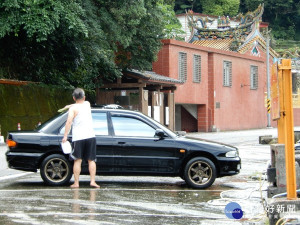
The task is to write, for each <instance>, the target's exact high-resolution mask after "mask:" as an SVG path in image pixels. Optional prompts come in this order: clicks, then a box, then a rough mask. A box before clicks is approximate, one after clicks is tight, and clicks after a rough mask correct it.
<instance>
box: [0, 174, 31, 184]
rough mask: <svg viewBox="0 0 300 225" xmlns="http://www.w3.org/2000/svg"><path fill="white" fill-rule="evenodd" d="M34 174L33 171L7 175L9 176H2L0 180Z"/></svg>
mask: <svg viewBox="0 0 300 225" xmlns="http://www.w3.org/2000/svg"><path fill="white" fill-rule="evenodd" d="M30 174H33V172H26V173H19V174H14V175H7V176H0V182H1V181H4V180H8V179H13V178H18V177H24V176H26V175H30Z"/></svg>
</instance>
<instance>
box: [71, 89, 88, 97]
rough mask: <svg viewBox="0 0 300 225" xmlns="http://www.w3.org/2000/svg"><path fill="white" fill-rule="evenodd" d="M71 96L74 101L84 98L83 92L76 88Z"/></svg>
mask: <svg viewBox="0 0 300 225" xmlns="http://www.w3.org/2000/svg"><path fill="white" fill-rule="evenodd" d="M72 96H73V97H74V98H75V100H79V99H82V98H83V97H84V96H85V94H84V90H83V89H81V88H76V89H75V90H74V91H73V94H72Z"/></svg>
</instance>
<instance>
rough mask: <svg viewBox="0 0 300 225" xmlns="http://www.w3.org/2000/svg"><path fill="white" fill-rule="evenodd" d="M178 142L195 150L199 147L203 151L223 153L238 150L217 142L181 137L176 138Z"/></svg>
mask: <svg viewBox="0 0 300 225" xmlns="http://www.w3.org/2000/svg"><path fill="white" fill-rule="evenodd" d="M178 141H180V142H182V143H183V144H184V143H185V142H186V143H189V145H192V146H193V147H195V148H198V147H201V149H203V150H219V151H220V150H221V151H224V152H228V151H232V150H238V148H237V147H235V146H232V145H228V144H224V143H221V142H217V141H211V140H206V139H202V138H195V137H187V136H182V137H178Z"/></svg>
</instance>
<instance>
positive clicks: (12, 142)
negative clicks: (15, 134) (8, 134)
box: [6, 139, 17, 147]
mask: <svg viewBox="0 0 300 225" xmlns="http://www.w3.org/2000/svg"><path fill="white" fill-rule="evenodd" d="M6 144H7V146H8V147H16V146H17V142H15V141H13V140H10V139H7V140H6Z"/></svg>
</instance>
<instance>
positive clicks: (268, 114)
mask: <svg viewBox="0 0 300 225" xmlns="http://www.w3.org/2000/svg"><path fill="white" fill-rule="evenodd" d="M270 32H271V30H268V28H267V35H266V36H267V40H266V41H267V49H266V54H267V105H268V106H267V107H268V111H267V118H268V125H267V127H271V113H270V110H269V104H270V99H271V87H270V86H271V85H270V83H271V81H270V53H269V48H270Z"/></svg>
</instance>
